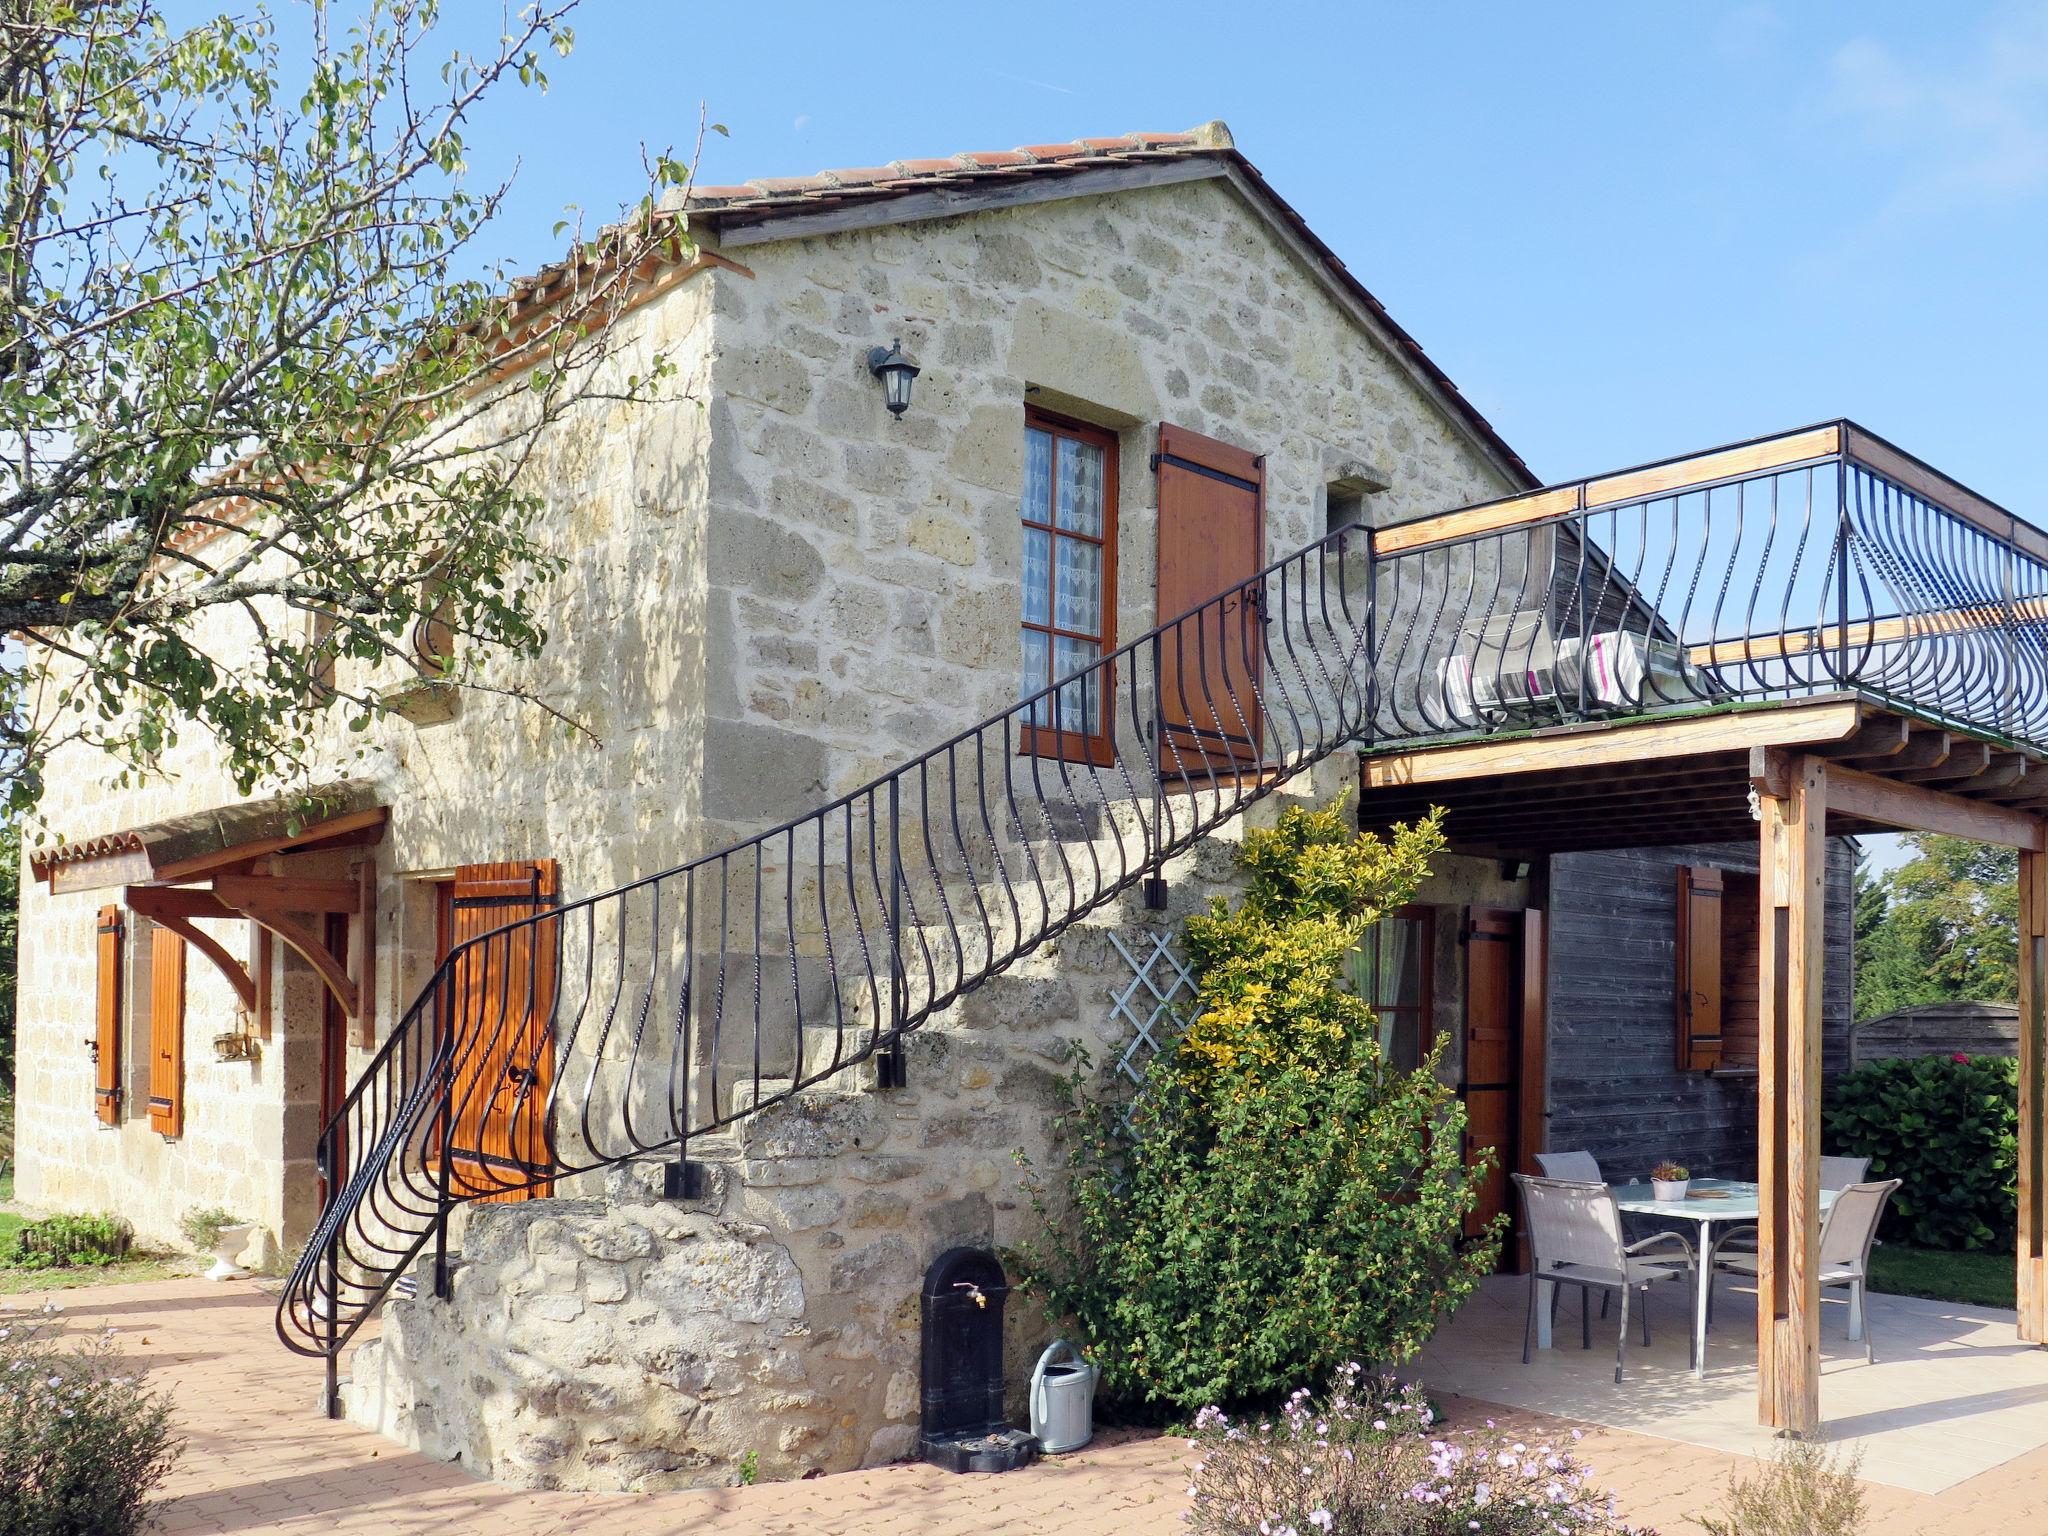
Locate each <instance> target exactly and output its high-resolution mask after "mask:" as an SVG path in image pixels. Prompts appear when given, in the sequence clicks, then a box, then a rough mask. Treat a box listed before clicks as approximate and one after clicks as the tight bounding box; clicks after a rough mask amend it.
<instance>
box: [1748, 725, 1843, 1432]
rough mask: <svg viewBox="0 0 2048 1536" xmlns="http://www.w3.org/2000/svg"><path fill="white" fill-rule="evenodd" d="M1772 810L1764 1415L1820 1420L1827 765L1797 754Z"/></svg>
mask: <svg viewBox="0 0 2048 1536" xmlns="http://www.w3.org/2000/svg"><path fill="white" fill-rule="evenodd" d="M1757 789H1758V799H1759V801H1760V803H1761V805H1762V810H1763V831H1762V862H1761V865H1760V870H1759V873H1760V879H1759V880H1758V882H1757V883H1758V886H1759V888H1760V893H1761V899H1762V911H1761V913H1760V914H1759V919H1760V921H1759V927H1758V936H1759V938H1760V939H1761V941H1762V942H1761V943H1760V944H1759V945H1758V946H1757V947H1758V949H1759V951H1760V952H1761V960H1760V971H1761V974H1760V975H1759V977H1758V981H1759V983H1760V985H1759V987H1758V999H1759V1002H1760V1004H1761V1008H1760V1012H1761V1014H1762V1021H1761V1023H1762V1029H1761V1039H1760V1040H1759V1051H1758V1055H1759V1057H1760V1066H1761V1073H1760V1082H1759V1085H1758V1095H1757V1120H1758V1127H1757V1132H1758V1134H1757V1183H1758V1186H1759V1211H1758V1220H1757V1255H1758V1260H1759V1263H1758V1273H1757V1309H1756V1320H1757V1322H1756V1326H1757V1339H1756V1362H1757V1418H1758V1421H1759V1422H1760V1423H1762V1424H1765V1425H1768V1426H1770V1427H1771V1428H1774V1429H1777V1430H1779V1431H1781V1432H1783V1433H1786V1434H1792V1435H1806V1434H1810V1433H1812V1432H1813V1431H1814V1430H1816V1429H1818V1428H1819V1427H1820V1272H1819V1268H1818V1260H1819V1249H1820V1089H1821V966H1822V943H1823V936H1824V932H1825V927H1826V924H1825V906H1824V902H1825V897H1826V885H1827V789H1828V785H1827V767H1826V764H1825V762H1824V761H1823V760H1822V759H1820V758H1817V757H1795V758H1793V759H1791V761H1790V762H1789V763H1788V764H1787V765H1786V771H1785V773H1784V774H1783V776H1782V778H1780V779H1778V780H1777V781H1776V782H1770V781H1764V782H1760V783H1759V784H1758V786H1757Z"/></svg>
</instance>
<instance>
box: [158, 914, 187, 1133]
mask: <svg viewBox="0 0 2048 1536" xmlns="http://www.w3.org/2000/svg"><path fill="white" fill-rule="evenodd" d="M149 1128H150V1129H151V1130H153V1131H161V1132H162V1133H163V1134H164V1135H166V1136H180V1135H183V1134H184V1131H185V941H184V940H183V939H181V938H179V937H178V935H176V934H175V933H172V932H171V931H170V929H168V928H164V927H161V926H159V927H158V928H157V930H156V931H155V932H154V933H153V934H151V935H150V940H149Z"/></svg>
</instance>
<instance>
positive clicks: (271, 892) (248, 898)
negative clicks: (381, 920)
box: [194, 858, 377, 1045]
mask: <svg viewBox="0 0 2048 1536" xmlns="http://www.w3.org/2000/svg"><path fill="white" fill-rule="evenodd" d="M194 894H196V895H202V896H205V897H206V898H207V899H208V900H210V901H213V902H214V903H216V904H217V905H218V906H220V907H221V908H222V909H223V911H222V914H221V915H223V916H240V917H246V918H248V919H249V920H250V921H252V922H255V923H258V924H261V925H262V927H263V928H264V929H265V930H266V931H268V932H269V933H272V934H275V935H276V936H277V937H278V938H280V939H282V940H284V942H285V943H286V944H288V945H290V946H291V948H292V949H293V950H295V951H297V953H298V954H299V956H300V958H301V959H303V960H304V961H305V962H306V963H307V964H308V965H310V966H312V967H313V969H314V970H315V971H316V972H318V973H319V976H320V979H321V980H322V981H323V982H325V983H326V985H327V990H328V991H330V992H332V993H333V994H334V998H335V1001H336V1002H338V1003H340V1004H341V1010H342V1012H343V1013H344V1014H346V1015H347V1016H348V1017H349V1018H351V1019H353V1020H355V1022H356V1032H355V1037H356V1043H357V1044H358V1045H368V1044H370V1043H371V1036H372V1032H373V1030H374V1028H375V1021H374V1019H373V1018H372V1017H371V1006H372V1004H373V1003H374V999H375V986H374V979H375V978H374V965H375V956H376V925H377V878H376V865H375V864H374V863H373V862H372V861H371V860H370V859H367V858H365V859H362V860H359V861H358V863H357V865H356V872H355V874H354V875H353V876H351V877H350V878H348V879H346V880H315V879H305V878H301V877H298V876H292V875H255V874H229V875H218V876H215V878H214V880H213V882H212V885H211V888H210V890H208V891H203V892H195V893H194ZM329 913H345V914H347V916H348V917H349V919H350V924H349V929H350V932H349V953H348V958H347V960H346V961H343V960H341V959H338V958H336V957H335V955H334V954H332V953H331V952H330V951H329V950H328V948H327V945H326V943H325V942H324V941H323V940H322V938H321V936H320V932H319V928H318V925H317V924H308V923H306V922H304V921H302V918H303V917H304V916H305V915H306V914H312V915H314V916H324V915H327V914H329ZM250 1001H251V1006H252V1007H253V1006H254V994H253V991H252V993H251V999H250Z"/></svg>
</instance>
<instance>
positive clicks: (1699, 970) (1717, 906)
mask: <svg viewBox="0 0 2048 1536" xmlns="http://www.w3.org/2000/svg"><path fill="white" fill-rule="evenodd" d="M1723 884H1724V883H1723V881H1722V878H1721V871H1720V870H1718V869H1706V868H1702V867H1690V866H1686V865H1680V866H1679V869H1678V965H1677V993H1678V1069H1679V1071H1681V1072H1708V1071H1711V1070H1713V1069H1714V1068H1715V1067H1718V1066H1720V1065H1721V895H1722V890H1723Z"/></svg>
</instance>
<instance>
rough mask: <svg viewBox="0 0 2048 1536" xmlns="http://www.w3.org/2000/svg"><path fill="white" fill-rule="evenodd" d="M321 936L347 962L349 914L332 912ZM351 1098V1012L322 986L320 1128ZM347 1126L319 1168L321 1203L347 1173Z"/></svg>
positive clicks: (323, 1202)
mask: <svg viewBox="0 0 2048 1536" xmlns="http://www.w3.org/2000/svg"><path fill="white" fill-rule="evenodd" d="M321 938H322V941H323V942H324V943H325V944H326V946H327V952H328V953H329V954H330V955H332V956H334V957H335V959H337V960H340V961H342V962H343V963H344V964H346V963H347V961H348V918H347V916H346V915H345V914H343V913H340V912H330V913H328V914H327V915H326V918H325V919H324V921H323V923H322V925H321ZM347 1098H348V1014H347V1013H346V1012H345V1011H344V1010H343V1008H342V1006H341V999H339V998H338V997H336V996H335V995H334V989H333V988H332V987H322V988H321V989H320V1129H321V1132H322V1133H323V1134H324V1133H325V1131H326V1129H327V1127H328V1126H330V1125H332V1124H333V1123H334V1117H335V1116H336V1115H338V1114H340V1113H341V1106H342V1104H343V1103H344V1102H345V1101H346V1100H347ZM346 1131H347V1127H345V1126H344V1127H342V1128H341V1129H340V1131H339V1132H338V1133H337V1136H336V1140H335V1143H334V1148H333V1156H332V1158H331V1160H330V1162H329V1165H328V1167H326V1168H323V1169H322V1170H321V1172H320V1204H321V1205H322V1207H325V1206H326V1204H327V1197H328V1190H329V1189H330V1187H331V1185H330V1183H329V1181H330V1180H331V1179H333V1178H336V1177H346V1176H347V1173H348V1144H347V1139H346Z"/></svg>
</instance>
